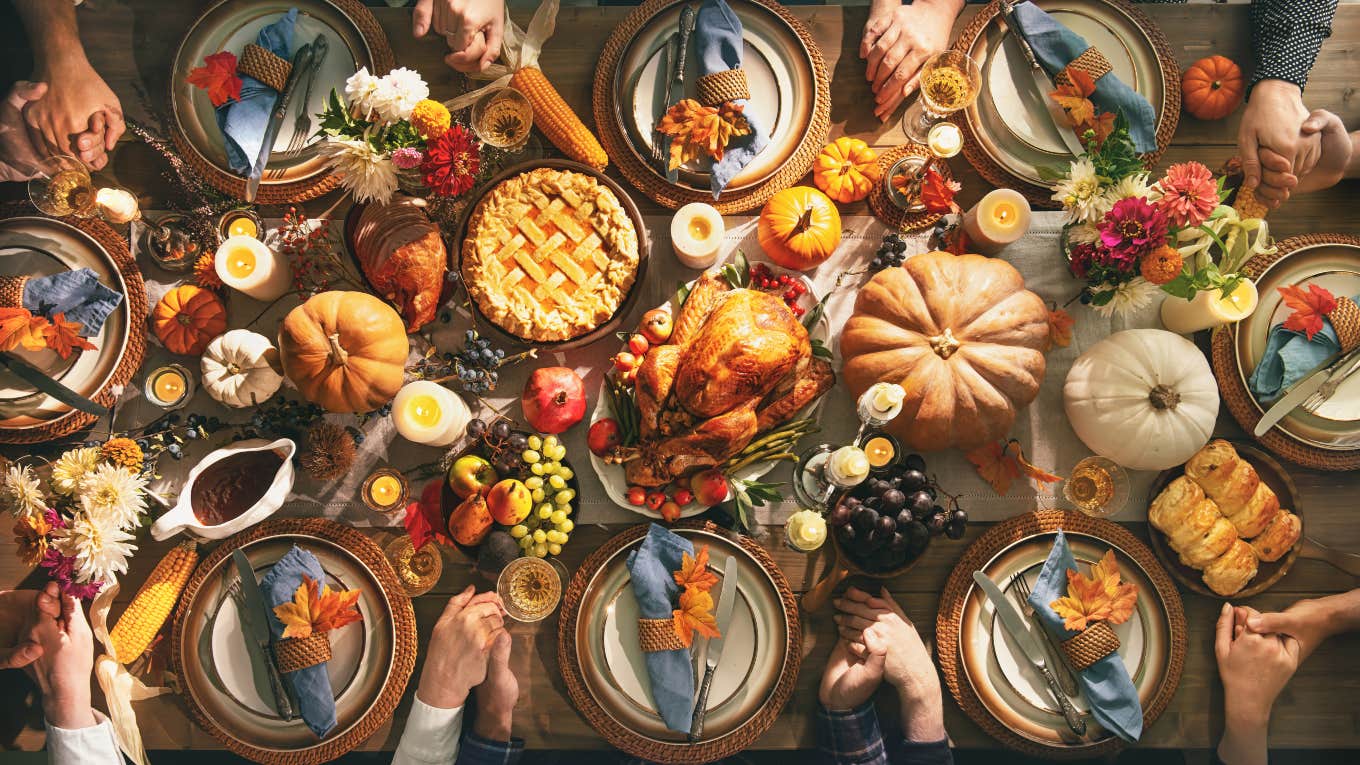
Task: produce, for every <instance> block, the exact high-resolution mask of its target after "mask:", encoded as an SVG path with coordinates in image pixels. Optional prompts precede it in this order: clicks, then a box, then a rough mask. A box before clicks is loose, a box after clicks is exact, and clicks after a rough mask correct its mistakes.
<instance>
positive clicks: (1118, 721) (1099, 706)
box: [1029, 531, 1143, 742]
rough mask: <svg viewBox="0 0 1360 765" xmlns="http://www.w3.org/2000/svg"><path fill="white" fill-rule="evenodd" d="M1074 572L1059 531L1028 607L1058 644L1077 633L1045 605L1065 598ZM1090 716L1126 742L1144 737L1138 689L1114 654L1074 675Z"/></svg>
mask: <svg viewBox="0 0 1360 765" xmlns="http://www.w3.org/2000/svg"><path fill="white" fill-rule="evenodd" d="M1069 570H1072V571H1076V570H1077V562H1076V561H1075V560H1074V559H1073V558H1072V550H1071V549H1070V548H1069V547H1068V546H1067V537H1066V536H1064V535H1063V533H1062V532H1061V531H1059V532H1058V538H1057V540H1055V541H1054V542H1053V550H1052V551H1050V552H1049V554H1048V560H1046V561H1044V567H1043V569H1041V570H1040V571H1039V578H1038V580H1037V581H1035V583H1034V586H1033V588H1032V589H1031V592H1030V595H1029V604H1030V605H1031V606H1034V613H1035V614H1037V615H1038V616H1039V618H1040V620H1042V621H1043V623H1044V626H1045V627H1047V628H1048V631H1049V632H1050V633H1052V634H1053V635H1054V637H1057V638H1058V639H1059V640H1067V639H1069V638H1072V637H1075V636H1076V634H1077V633H1075V632H1072V631H1070V630H1067V629H1065V628H1064V627H1063V618H1062V617H1061V616H1058V614H1057V613H1055V612H1054V611H1053V609H1052V607H1050V606H1049V605H1048V604H1049V603H1052V602H1053V601H1055V600H1057V599H1058V598H1061V597H1062V596H1064V595H1066V594H1067V572H1068V571H1069ZM1077 681H1078V682H1079V683H1080V684H1081V688H1082V691H1083V693H1085V694H1086V701H1087V702H1088V703H1089V704H1090V705H1091V714H1092V715H1093V716H1094V717H1095V718H1096V722H1098V723H1100V724H1101V725H1102V726H1104V727H1105V729H1106V730H1109V731H1111V732H1113V733H1114V734H1115V735H1117V736H1119V737H1120V738H1122V739H1124V740H1125V741H1130V742H1132V741H1137V740H1138V738H1139V737H1140V736H1142V735H1143V706H1142V704H1141V703H1140V702H1139V701H1138V689H1137V688H1134V687H1133V680H1131V679H1129V672H1128V670H1127V669H1125V668H1124V660H1123V659H1121V658H1119V653H1118V652H1115V653H1112V654H1110V655H1109V656H1106V657H1105V658H1103V659H1101V660H1100V661H1098V662H1096V663H1095V664H1092V665H1091V666H1090V667H1087V668H1086V669H1085V670H1083V671H1081V672H1079V673H1077Z"/></svg>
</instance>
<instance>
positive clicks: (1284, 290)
mask: <svg viewBox="0 0 1360 765" xmlns="http://www.w3.org/2000/svg"><path fill="white" fill-rule="evenodd" d="M1276 289H1278V290H1279V292H1280V297H1282V298H1284V304H1285V305H1287V306H1289V307H1290V308H1293V309H1294V312H1293V313H1291V314H1289V318H1287V319H1285V320H1284V328H1285V329H1292V330H1294V331H1295V332H1302V333H1303V334H1304V335H1305V336H1306V337H1307V338H1308V339H1309V340H1312V339H1313V335H1316V334H1317V333H1319V332H1321V331H1322V321H1323V319H1325V318H1327V314H1329V313H1331V312H1332V311H1335V310H1336V297H1335V296H1333V295H1332V293H1330V292H1328V291H1327V290H1326V288H1324V287H1319V286H1318V285H1316V284H1310V285H1308V291H1307V292H1304V291H1303V288H1302V287H1300V286H1299V285H1297V284H1291V285H1289V286H1288V287H1277V288H1276Z"/></svg>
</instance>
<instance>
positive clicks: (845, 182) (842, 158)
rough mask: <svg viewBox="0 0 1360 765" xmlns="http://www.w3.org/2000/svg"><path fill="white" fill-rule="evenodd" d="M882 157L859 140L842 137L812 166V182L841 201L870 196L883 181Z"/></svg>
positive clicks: (856, 199) (825, 150)
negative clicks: (880, 169) (872, 190)
mask: <svg viewBox="0 0 1360 765" xmlns="http://www.w3.org/2000/svg"><path fill="white" fill-rule="evenodd" d="M879 175H880V173H879V167H878V154H877V152H875V151H874V150H873V149H871V148H869V144H867V143H865V142H864V141H861V140H860V139H858V138H851V137H849V136H841V137H840V138H837V139H836V140H834V141H832V142H831V143H829V144H827V145H826V148H824V149H822V153H821V154H818V155H817V160H816V162H814V163H813V165H812V182H813V183H815V184H817V188H819V189H821V190H822V191H825V192H826V195H827V196H829V197H831V198H832V199H834V200H836V201H837V202H841V203H846V202H858V201H859V200H861V199H863V198H865V197H867V196H869V191H870V190H871V189H873V187H874V184H875V183H876V182H878V178H879Z"/></svg>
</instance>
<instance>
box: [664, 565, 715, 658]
mask: <svg viewBox="0 0 1360 765" xmlns="http://www.w3.org/2000/svg"><path fill="white" fill-rule="evenodd" d="M671 576H672V577H674V578H675V583H676V584H677V585H679V586H680V587H681V588H682V590H681V592H680V607H679V608H677V609H675V610H674V611H672V612H671V621H672V624H673V626H674V627H675V635H676V637H678V638H679V639H680V642H681V643H684V645H685V647H686V648H688V647H690V646H691V645H693V644H694V634H695V633H696V632H697V633H699V635H701V636H703V637H706V638H716V637H722V633H721V632H719V631H718V620H717V618H716V617H714V616H713V596H712V595H711V594H710V593H709V590H711V589H713V585H715V584H717V583H718V575H717V574H715V573H713V572H712V571H710V570H709V568H708V545H703V546H701V547H700V548H699V549H698V551H697V552H696V553H695V554H694V555H690V554H689V553H685V554H684V556H683V557H682V558H681V563H680V570H679V571H676V572H674V573H672V574H671Z"/></svg>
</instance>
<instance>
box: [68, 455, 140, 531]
mask: <svg viewBox="0 0 1360 765" xmlns="http://www.w3.org/2000/svg"><path fill="white" fill-rule="evenodd" d="M145 488H146V479H145V478H143V477H141V476H140V475H137V474H136V473H133V472H132V471H131V470H128V469H127V468H125V467H123V466H121V465H110V464H108V463H103V464H101V465H100V466H99V468H98V470H96V471H94V472H93V473H90V474H88V475H86V476H85V478H84V479H83V480H81V482H80V505H81V507H83V508H84V509H85V514H86V515H88V516H89V517H91V518H97V519H101V520H102V519H104V518H108V519H110V520H111V521H113V522H114V523H115V524H116V525H117V526H118V528H120V529H130V528H133V527H135V526H136V525H137V523H138V521H140V519H141V515H142V513H144V512H146V497H145V496H143V494H142V490H143V489H145Z"/></svg>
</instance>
